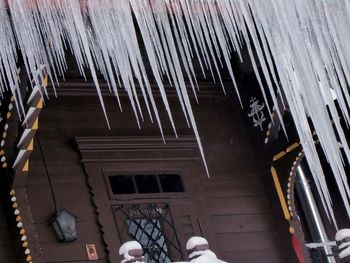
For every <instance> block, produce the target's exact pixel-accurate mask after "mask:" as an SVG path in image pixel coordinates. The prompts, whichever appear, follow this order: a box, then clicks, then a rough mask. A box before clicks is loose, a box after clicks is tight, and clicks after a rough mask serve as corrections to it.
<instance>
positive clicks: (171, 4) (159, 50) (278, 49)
mask: <svg viewBox="0 0 350 263" xmlns="http://www.w3.org/2000/svg"><path fill="white" fill-rule="evenodd" d="M133 16H134V17H135V18H136V23H137V25H138V28H139V30H140V34H141V38H142V40H143V45H144V47H145V50H146V55H147V60H148V61H149V65H150V67H151V70H152V74H153V76H154V79H155V82H156V84H157V87H158V89H159V93H160V95H161V99H162V101H163V104H164V106H165V109H166V111H167V113H168V117H169V120H170V122H171V125H172V127H173V129H174V132H175V134H176V130H175V123H174V120H173V117H172V113H171V108H170V105H169V102H168V99H167V89H166V88H165V87H164V86H165V85H164V83H163V79H166V80H168V81H169V83H170V86H171V87H169V89H170V88H172V89H175V91H176V94H177V96H178V99H179V102H180V105H181V109H182V111H183V114H184V117H185V119H186V121H187V124H188V125H189V126H191V127H192V128H193V131H194V134H195V136H196V139H197V141H198V145H199V149H200V152H201V155H202V158H203V161H204V162H205V159H204V151H203V147H202V145H201V142H200V138H199V132H198V130H197V127H196V123H195V119H194V115H193V112H192V107H191V103H190V99H189V96H188V90H187V86H186V82H185V77H186V76H187V79H188V81H189V84H190V86H191V88H192V91H193V93H194V94H195V96H196V92H197V89H198V86H197V80H196V76H195V71H194V67H193V59H198V62H199V65H200V68H201V71H202V73H203V75H204V77H205V73H206V72H205V69H209V71H210V74H211V75H212V77H213V79H214V82H215V78H218V79H219V82H220V83H221V84H222V86H223V83H222V79H221V75H220V70H221V67H222V66H223V65H225V67H226V68H227V69H228V72H229V74H230V77H231V79H232V82H233V88H234V89H235V90H236V92H237V95H238V97H239V93H238V88H237V85H236V83H235V77H234V72H233V69H232V65H231V51H232V50H234V51H235V52H237V54H238V57H239V59H240V60H241V61H242V59H243V58H242V55H241V53H240V48H242V47H245V48H247V50H248V53H249V55H250V58H251V62H252V65H253V70H254V72H255V74H256V76H257V80H258V83H259V85H260V88H261V92H262V94H263V97H264V99H265V102H266V105H267V107H268V110H269V111H270V107H272V106H273V105H274V107H275V109H276V111H277V114H278V116H279V118H280V119H282V116H281V112H280V109H279V107H278V105H277V104H278V101H277V96H279V97H281V98H282V104H283V106H284V107H287V106H288V108H289V109H290V111H291V113H292V115H293V119H294V123H295V125H296V129H297V131H298V134H299V137H300V141H301V143H302V145H303V148H304V151H305V155H306V158H307V159H308V162H309V165H310V169H311V171H312V174H313V177H314V181H315V184H316V187H317V190H318V192H319V193H320V197H321V202H322V204H323V206H324V207H325V211H326V212H327V214H328V216H329V218H331V219H332V220H333V221H334V223H335V224H336V222H335V219H334V213H333V211H332V201H331V199H330V194H329V191H328V188H327V184H326V180H325V175H324V173H323V170H322V167H321V163H320V159H319V157H318V155H317V150H316V147H315V144H314V141H313V140H314V138H313V135H312V133H313V131H311V130H310V129H311V128H310V125H309V122H312V125H313V127H315V131H316V133H317V137H318V139H319V144H320V146H321V147H322V149H323V151H324V153H325V156H326V158H327V160H328V162H329V165H330V167H331V169H332V171H333V175H334V177H335V181H336V183H337V186H338V189H339V192H340V194H341V196H342V199H343V201H344V205H345V207H346V210H347V213H348V214H349V217H350V203H349V200H350V188H349V185H348V182H347V177H346V173H345V171H344V167H343V165H344V162H347V163H350V148H349V146H348V144H347V139H346V138H345V132H344V131H343V129H342V127H341V125H340V120H341V118H343V119H344V121H345V123H346V124H347V125H348V126H349V124H350V113H349V108H350V92H349V90H348V86H349V83H350V59H349V58H350V45H349V44H348V42H349V39H350V30H349V29H348V25H349V23H350V4H349V1H347V0H334V1H327V0H310V1H306V0H295V1H290V0H264V1H261V0H166V1H164V0H152V1H148V0H99V1H94V0H87V1H83V2H81V1H79V0H31V1H22V0H11V1H5V0H0V96H1V97H2V96H3V94H4V92H6V91H8V90H11V92H12V94H13V95H14V96H15V99H16V106H17V110H18V112H21V111H22V112H23V110H24V107H23V105H22V98H21V93H20V90H19V82H18V71H17V54H16V51H17V48H18V49H20V51H21V53H22V57H23V60H24V69H25V70H26V72H27V74H28V76H29V77H30V78H31V79H33V83H31V85H33V86H35V85H40V84H41V83H40V82H41V80H42V76H38V74H37V70H38V69H39V68H40V67H41V66H42V65H45V66H46V68H45V71H46V72H47V74H48V75H49V76H50V79H51V80H54V81H53V82H52V83H53V87H54V91H55V84H54V83H55V82H57V79H58V78H57V76H58V75H60V76H62V77H63V78H64V72H65V71H66V70H67V62H66V59H65V55H66V49H67V48H69V49H70V51H71V52H72V53H73V55H74V57H75V59H76V62H77V65H78V69H79V71H80V73H81V74H82V75H83V77H84V78H85V79H86V76H85V68H86V67H89V69H90V72H91V75H92V78H93V81H94V83H95V86H96V91H97V95H98V98H99V100H100V103H101V106H102V109H103V112H104V115H105V117H106V119H107V113H106V110H105V107H104V104H103V98H102V92H101V89H100V87H99V82H98V79H97V72H96V69H97V70H99V71H100V72H101V73H102V75H103V77H104V78H105V79H106V82H107V85H108V88H109V90H110V92H112V93H113V94H114V95H115V96H116V98H117V101H118V104H119V107H120V109H121V110H122V108H121V104H120V99H119V92H120V89H121V88H123V89H124V90H125V91H126V93H127V96H128V98H129V100H130V104H131V106H132V109H133V112H134V115H135V118H136V121H137V124H138V126H139V127H140V128H141V124H140V119H141V120H143V108H144V107H145V108H146V110H147V112H148V115H149V117H150V119H151V121H153V118H155V120H156V121H157V124H158V126H159V129H160V131H161V134H162V136H163V131H162V124H161V120H160V117H159V113H158V108H157V105H156V103H155V99H154V97H153V90H152V88H151V84H150V82H149V80H148V76H147V73H146V68H145V65H144V59H143V57H142V55H143V54H142V53H141V48H140V45H139V43H138V41H139V39H138V36H137V34H138V32H137V31H136V30H135V25H134V23H135V22H134V20H133ZM259 69H261V71H262V74H260V73H259ZM263 77H264V78H265V80H266V87H264V86H263ZM57 84H58V83H57ZM334 96H335V97H334ZM140 97H142V98H141V99H143V101H142V100H141V99H139V98H140ZM268 99H271V100H272V104H273V105H270V104H269V103H268ZM334 99H336V100H337V102H338V105H339V109H340V111H339V112H338V109H337V107H336V104H335V102H334ZM143 106H144V107H143ZM327 107H328V108H327ZM282 123H283V122H282ZM163 138H164V137H163ZM338 140H339V143H340V144H341V145H342V147H343V148H342V149H343V152H344V153H342V152H341V151H340V149H339V147H338ZM343 154H344V156H343ZM344 159H345V160H344ZM205 168H206V170H207V172H208V169H207V167H206V164H205Z"/></svg>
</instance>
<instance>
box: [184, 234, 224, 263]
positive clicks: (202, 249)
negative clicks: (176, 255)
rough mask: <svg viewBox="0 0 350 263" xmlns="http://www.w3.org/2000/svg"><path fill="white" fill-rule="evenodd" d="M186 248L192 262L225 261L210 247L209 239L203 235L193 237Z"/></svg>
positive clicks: (214, 262)
mask: <svg viewBox="0 0 350 263" xmlns="http://www.w3.org/2000/svg"><path fill="white" fill-rule="evenodd" d="M186 250H187V253H188V259H189V261H190V262H198V263H225V261H222V260H220V259H218V258H217V257H216V255H215V253H214V252H213V251H211V250H210V249H209V243H208V241H207V240H206V239H205V238H203V237H196V236H195V237H191V238H190V239H189V240H188V241H187V243H186Z"/></svg>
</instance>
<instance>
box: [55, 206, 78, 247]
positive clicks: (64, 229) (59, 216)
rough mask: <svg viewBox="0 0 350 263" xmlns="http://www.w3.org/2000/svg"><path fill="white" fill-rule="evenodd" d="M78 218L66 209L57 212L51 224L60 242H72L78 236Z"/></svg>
mask: <svg viewBox="0 0 350 263" xmlns="http://www.w3.org/2000/svg"><path fill="white" fill-rule="evenodd" d="M76 220H77V217H76V216H75V215H73V214H72V213H70V212H69V211H67V210H66V209H62V210H61V211H59V212H57V213H56V215H55V217H54V218H53V219H52V221H51V224H52V226H53V228H54V230H55V232H56V235H57V239H58V241H59V242H70V241H73V240H76V239H77V238H78V235H77V228H76Z"/></svg>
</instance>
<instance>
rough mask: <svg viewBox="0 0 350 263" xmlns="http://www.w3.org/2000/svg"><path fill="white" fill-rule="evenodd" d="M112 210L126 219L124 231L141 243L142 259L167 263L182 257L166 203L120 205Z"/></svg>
mask: <svg viewBox="0 0 350 263" xmlns="http://www.w3.org/2000/svg"><path fill="white" fill-rule="evenodd" d="M115 212H116V216H117V217H118V219H119V220H122V221H123V223H126V225H127V235H128V236H129V237H131V238H132V239H133V240H136V241H138V242H139V243H140V244H141V246H142V248H143V250H144V261H145V262H148V263H168V262H169V263H170V262H172V261H179V260H182V259H183V256H182V251H181V248H180V244H179V241H178V238H177V235H176V230H175V226H174V222H173V219H172V217H171V214H170V208H169V205H168V204H143V205H122V206H118V207H116V208H115ZM120 216H122V217H120ZM117 223H120V222H117Z"/></svg>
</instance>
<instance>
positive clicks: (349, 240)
mask: <svg viewBox="0 0 350 263" xmlns="http://www.w3.org/2000/svg"><path fill="white" fill-rule="evenodd" d="M335 241H336V242H337V247H338V251H339V252H338V256H339V258H340V259H341V261H340V262H342V263H343V262H344V263H345V262H350V229H349V228H344V229H340V230H339V231H338V232H337V234H336V235H335Z"/></svg>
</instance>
